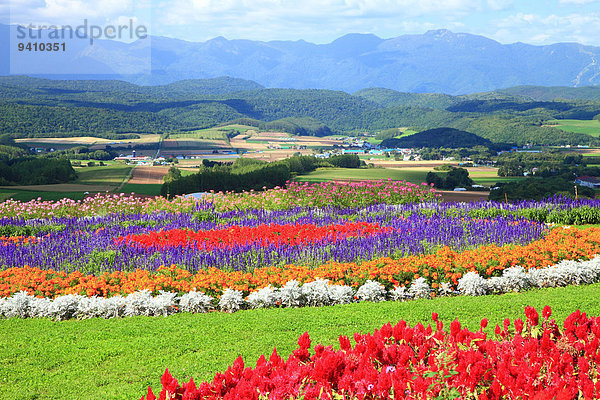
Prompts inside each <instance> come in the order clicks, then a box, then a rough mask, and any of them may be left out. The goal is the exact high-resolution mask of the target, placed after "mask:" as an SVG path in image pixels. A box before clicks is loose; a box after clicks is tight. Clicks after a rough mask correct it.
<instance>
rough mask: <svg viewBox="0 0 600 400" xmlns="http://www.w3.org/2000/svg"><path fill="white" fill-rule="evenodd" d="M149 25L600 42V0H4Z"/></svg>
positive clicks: (9, 4) (38, 19)
mask: <svg viewBox="0 0 600 400" xmlns="http://www.w3.org/2000/svg"><path fill="white" fill-rule="evenodd" d="M84 19H85V20H87V21H88V23H89V24H97V25H99V26H106V25H108V24H113V25H114V24H119V23H127V21H134V23H135V24H138V25H144V26H145V27H147V28H148V30H149V31H150V33H151V34H152V35H157V36H166V37H171V38H178V39H182V40H187V41H193V42H200V41H206V40H209V39H212V38H215V37H217V36H223V37H225V38H227V39H252V40H263V41H269V40H300V39H303V40H306V41H308V42H313V43H329V42H331V41H333V40H335V39H336V38H338V37H341V36H343V35H345V34H348V33H373V34H375V35H377V36H379V37H381V38H391V37H396V36H400V35H405V34H422V33H425V32H426V31H428V30H431V29H449V30H451V31H453V32H464V33H472V34H477V35H483V36H486V37H489V38H491V39H495V40H497V41H499V42H501V43H515V42H524V43H530V44H536V45H541V44H551V43H557V42H579V43H582V44H586V45H595V46H600V0H547V1H544V0H395V1H392V0H141V1H134V0H91V1H90V0H8V1H7V0H2V2H1V4H0V22H3V23H8V22H10V23H13V24H24V25H28V24H34V25H38V26H39V25H59V26H62V25H73V26H76V25H79V24H81V23H82V21H83V20H84Z"/></svg>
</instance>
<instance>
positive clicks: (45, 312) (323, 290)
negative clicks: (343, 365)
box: [0, 256, 600, 320]
mask: <svg viewBox="0 0 600 400" xmlns="http://www.w3.org/2000/svg"><path fill="white" fill-rule="evenodd" d="M599 280H600V256H597V257H595V258H594V259H592V260H590V261H562V262H560V263H558V264H556V265H553V266H549V267H546V268H542V269H531V270H529V271H526V270H525V269H524V268H523V267H520V266H515V267H511V268H508V269H506V270H504V271H503V274H502V276H501V277H493V278H489V279H485V278H483V277H481V276H479V275H478V274H477V273H476V272H469V273H467V274H465V275H464V276H463V277H462V278H461V279H459V280H458V287H457V288H458V291H454V290H453V288H452V286H451V285H450V283H442V284H441V285H440V288H439V289H438V295H440V296H449V295H452V294H462V295H467V296H480V295H485V294H500V293H507V292H520V291H523V290H527V289H529V288H535V287H538V288H542V287H558V286H567V285H580V284H590V283H594V282H597V281H599ZM432 291H433V289H432V288H431V287H430V286H429V284H428V283H427V281H426V280H425V278H419V279H415V280H414V281H413V282H412V284H411V286H410V287H408V288H406V287H396V288H394V289H393V290H390V291H387V290H386V289H385V287H384V286H383V285H382V284H380V283H378V282H375V281H371V280H368V281H367V282H365V284H364V285H362V286H361V287H359V288H358V290H357V291H356V292H355V291H354V289H353V288H351V287H350V286H344V285H329V282H328V281H327V280H324V279H319V278H317V279H316V280H315V281H313V282H309V283H305V284H304V285H300V283H299V282H298V281H295V280H291V281H289V282H287V283H286V284H285V286H283V287H281V288H273V287H271V286H267V287H265V288H262V289H259V290H257V291H255V292H253V293H251V294H250V295H249V296H248V297H247V299H244V298H243V294H242V292H240V291H237V290H233V289H225V291H224V292H223V294H222V295H221V298H220V299H219V300H218V302H217V301H216V300H215V299H214V298H212V297H211V296H207V295H205V294H204V293H201V292H197V291H192V292H189V293H186V294H184V295H182V296H178V295H177V294H176V293H171V292H163V291H161V292H160V294H159V295H158V296H152V295H151V293H150V291H149V290H142V291H138V292H135V293H132V294H130V295H128V296H114V297H110V298H104V297H97V296H93V297H87V296H81V295H64V296H59V297H57V298H56V299H48V298H37V297H34V296H30V295H28V294H27V293H26V292H18V293H15V294H14V295H13V296H12V297H8V298H0V318H15V317H17V318H36V317H39V318H51V319H54V320H66V319H70V318H79V319H86V318H116V317H130V316H136V315H145V316H160V315H162V316H167V315H170V314H174V313H177V312H191V313H203V312H207V311H210V310H216V309H219V310H221V311H225V312H235V311H238V310H241V309H245V308H269V307H277V306H280V307H303V306H326V305H335V304H347V303H352V302H355V301H371V302H380V301H385V300H395V301H405V300H409V299H422V298H429V297H430V296H431V293H432Z"/></svg>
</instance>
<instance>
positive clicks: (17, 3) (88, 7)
mask: <svg viewBox="0 0 600 400" xmlns="http://www.w3.org/2000/svg"><path fill="white" fill-rule="evenodd" d="M9 6H10V20H11V22H12V23H16V24H36V25H40V24H52V25H65V24H72V23H80V22H82V21H83V20H84V19H87V20H89V21H90V22H93V23H101V22H104V21H107V20H110V19H116V18H119V17H121V16H128V15H134V14H135V12H136V10H137V9H139V7H138V6H136V4H135V2H134V1H133V0H102V1H97V2H94V1H87V0H9Z"/></svg>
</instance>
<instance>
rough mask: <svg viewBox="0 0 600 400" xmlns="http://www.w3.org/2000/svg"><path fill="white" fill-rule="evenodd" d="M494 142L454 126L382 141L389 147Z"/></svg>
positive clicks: (462, 145)
mask: <svg viewBox="0 0 600 400" xmlns="http://www.w3.org/2000/svg"><path fill="white" fill-rule="evenodd" d="M491 145H492V142H491V141H489V140H488V139H484V138H482V137H481V136H477V135H474V134H472V133H470V132H465V131H461V130H459V129H454V128H436V129H428V130H426V131H422V132H418V133H415V134H414V135H410V136H404V137H401V138H397V139H386V140H384V141H383V142H381V146H382V147H388V148H398V147H406V148H414V147H447V148H460V147H474V146H486V147H490V146H491Z"/></svg>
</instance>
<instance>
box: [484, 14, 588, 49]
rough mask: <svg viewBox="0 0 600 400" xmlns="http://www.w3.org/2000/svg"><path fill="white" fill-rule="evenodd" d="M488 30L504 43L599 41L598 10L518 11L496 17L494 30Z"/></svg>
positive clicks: (584, 42)
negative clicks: (500, 17) (533, 12)
mask: <svg viewBox="0 0 600 400" xmlns="http://www.w3.org/2000/svg"><path fill="white" fill-rule="evenodd" d="M490 33H491V36H493V37H494V38H495V39H497V40H499V41H501V42H504V43H507V42H516V41H521V42H526V43H532V44H550V43H558V42H578V43H583V44H589V45H598V44H599V43H598V40H599V38H600V13H589V14H570V15H564V16H561V15H555V14H552V15H546V16H543V15H537V14H525V13H519V14H516V15H513V16H510V17H508V18H505V19H502V20H500V21H498V22H497V24H496V31H495V32H490Z"/></svg>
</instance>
